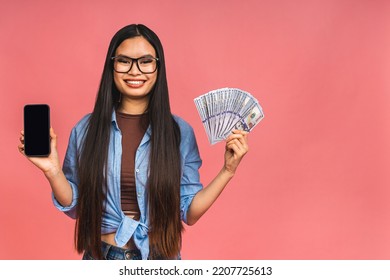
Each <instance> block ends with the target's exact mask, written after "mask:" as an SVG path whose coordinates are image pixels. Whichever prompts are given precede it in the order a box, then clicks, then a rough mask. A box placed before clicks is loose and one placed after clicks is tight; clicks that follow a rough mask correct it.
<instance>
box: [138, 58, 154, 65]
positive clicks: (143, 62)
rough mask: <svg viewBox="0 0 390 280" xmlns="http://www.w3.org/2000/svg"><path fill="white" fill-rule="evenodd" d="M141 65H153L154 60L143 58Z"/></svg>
mask: <svg viewBox="0 0 390 280" xmlns="http://www.w3.org/2000/svg"><path fill="white" fill-rule="evenodd" d="M139 62H140V63H141V64H149V63H152V62H153V59H152V58H143V59H140V61H139Z"/></svg>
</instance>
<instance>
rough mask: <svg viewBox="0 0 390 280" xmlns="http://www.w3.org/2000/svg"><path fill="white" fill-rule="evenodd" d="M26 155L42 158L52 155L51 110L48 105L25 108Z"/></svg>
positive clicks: (27, 106)
mask: <svg viewBox="0 0 390 280" xmlns="http://www.w3.org/2000/svg"><path fill="white" fill-rule="evenodd" d="M24 153H25V154H26V155H27V156H42V157H43V156H48V155H49V154H50V108H49V106H48V105H46V104H33V105H26V106H24Z"/></svg>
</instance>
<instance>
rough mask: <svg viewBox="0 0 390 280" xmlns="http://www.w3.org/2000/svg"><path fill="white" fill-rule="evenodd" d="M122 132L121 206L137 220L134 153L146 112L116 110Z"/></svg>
mask: <svg viewBox="0 0 390 280" xmlns="http://www.w3.org/2000/svg"><path fill="white" fill-rule="evenodd" d="M116 119H117V123H118V127H119V129H120V130H121V132H122V162H121V206H122V211H123V213H124V214H125V215H126V216H129V217H131V218H133V219H134V220H139V218H140V210H139V207H138V201H137V190H136V186H135V176H134V165H135V153H136V151H137V148H138V146H139V144H140V143H141V140H142V138H143V136H144V134H145V132H146V129H147V127H148V124H149V118H148V114H141V115H129V114H125V113H121V112H116Z"/></svg>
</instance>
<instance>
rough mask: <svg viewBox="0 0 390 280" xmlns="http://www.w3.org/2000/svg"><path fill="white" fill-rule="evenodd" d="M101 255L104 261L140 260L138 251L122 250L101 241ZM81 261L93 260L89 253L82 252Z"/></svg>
mask: <svg viewBox="0 0 390 280" xmlns="http://www.w3.org/2000/svg"><path fill="white" fill-rule="evenodd" d="M102 253H103V259H105V260H142V256H141V252H140V251H139V250H129V249H123V248H120V247H116V246H114V245H110V244H108V243H106V242H103V241H102ZM83 260H94V257H93V256H92V255H91V254H90V253H89V252H84V255H83Z"/></svg>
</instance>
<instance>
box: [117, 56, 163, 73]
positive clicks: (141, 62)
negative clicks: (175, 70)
mask: <svg viewBox="0 0 390 280" xmlns="http://www.w3.org/2000/svg"><path fill="white" fill-rule="evenodd" d="M111 59H112V60H113V61H114V70H115V72H118V73H128V72H129V71H130V70H131V67H132V66H133V62H134V61H135V62H136V65H137V67H138V70H139V71H140V72H141V73H143V74H151V73H154V72H155V71H156V70H157V64H158V58H157V57H153V56H151V55H145V56H141V57H139V58H131V57H128V56H123V55H119V56H114V57H111Z"/></svg>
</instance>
